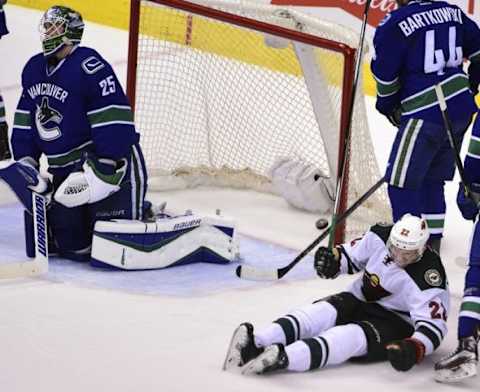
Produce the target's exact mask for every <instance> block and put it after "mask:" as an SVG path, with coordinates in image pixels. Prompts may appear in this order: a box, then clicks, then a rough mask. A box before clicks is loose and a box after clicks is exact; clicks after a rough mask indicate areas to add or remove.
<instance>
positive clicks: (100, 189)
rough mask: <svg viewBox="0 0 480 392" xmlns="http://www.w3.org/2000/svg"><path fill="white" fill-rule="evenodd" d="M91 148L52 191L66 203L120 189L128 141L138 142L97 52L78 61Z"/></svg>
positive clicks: (117, 89) (126, 108)
mask: <svg viewBox="0 0 480 392" xmlns="http://www.w3.org/2000/svg"><path fill="white" fill-rule="evenodd" d="M81 67H82V76H83V80H82V82H83V86H84V89H85V90H84V93H85V95H86V96H88V100H87V117H88V119H89V122H90V126H91V134H92V141H93V145H94V151H93V152H91V153H89V155H88V158H87V159H86V160H85V162H84V164H83V167H82V171H78V172H74V173H71V174H70V175H69V176H68V177H67V178H66V179H65V181H64V182H63V183H62V184H61V185H60V187H59V188H58V189H57V191H56V192H55V196H54V197H55V200H56V201H57V202H59V203H60V204H63V205H64V206H66V207H76V206H79V205H83V204H92V203H96V202H98V201H100V200H103V199H105V198H107V197H108V196H110V195H112V194H113V193H115V192H117V191H118V190H120V187H121V183H122V181H123V179H124V178H125V174H126V171H127V166H128V164H127V160H128V158H129V157H130V151H131V147H132V145H134V144H136V143H138V140H139V135H138V134H137V133H136V132H135V126H134V123H133V114H132V110H131V107H130V105H129V103H128V100H127V97H126V96H125V93H124V92H123V89H122V87H121V85H120V83H119V82H118V79H117V77H116V75H115V73H114V71H113V69H112V67H111V66H110V65H109V64H108V63H107V62H106V61H105V60H104V59H103V58H102V57H101V56H100V55H98V54H95V55H92V56H89V57H88V58H86V59H85V60H83V61H82V63H81Z"/></svg>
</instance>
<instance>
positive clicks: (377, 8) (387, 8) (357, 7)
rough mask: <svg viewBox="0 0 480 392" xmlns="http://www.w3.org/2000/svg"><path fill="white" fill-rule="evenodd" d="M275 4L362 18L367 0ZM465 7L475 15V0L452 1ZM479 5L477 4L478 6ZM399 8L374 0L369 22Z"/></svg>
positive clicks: (304, 0)
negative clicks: (338, 10)
mask: <svg viewBox="0 0 480 392" xmlns="http://www.w3.org/2000/svg"><path fill="white" fill-rule="evenodd" d="M477 1H478V0H477ZM271 3H272V4H275V5H294V6H301V7H319V8H321V7H333V8H341V9H342V10H344V11H346V12H348V13H349V14H352V15H354V16H356V17H358V18H362V15H363V11H364V8H365V3H366V0H271ZM451 3H454V4H457V5H459V6H461V7H462V8H463V10H464V11H465V12H467V13H468V14H471V15H474V14H475V11H477V12H478V10H476V9H475V0H464V1H458V0H457V1H451ZM478 7H479V6H478V5H477V8H478ZM396 8H397V3H396V1H395V0H372V1H371V3H370V12H369V16H368V22H369V24H370V25H371V26H372V27H375V26H377V24H378V22H380V21H381V20H382V19H383V17H384V16H385V14H386V13H388V12H391V11H393V10H395V9H396Z"/></svg>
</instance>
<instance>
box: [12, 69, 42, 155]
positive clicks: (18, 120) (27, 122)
mask: <svg viewBox="0 0 480 392" xmlns="http://www.w3.org/2000/svg"><path fill="white" fill-rule="evenodd" d="M23 79H24V76H23V75H22V85H23V86H24V85H25V84H24V83H23ZM34 110H35V108H34V103H33V102H32V100H31V99H30V98H29V96H28V93H27V91H26V90H25V89H23V91H22V95H21V96H20V100H19V102H18V105H17V109H16V110H15V116H14V120H13V129H12V139H11V142H12V151H13V157H14V159H15V160H17V161H18V160H19V159H21V158H24V157H31V158H33V159H34V160H35V161H36V162H39V160H40V155H41V150H40V148H39V147H38V145H37V140H36V138H35V130H34V129H33V127H32V125H33V121H34V118H33V113H34Z"/></svg>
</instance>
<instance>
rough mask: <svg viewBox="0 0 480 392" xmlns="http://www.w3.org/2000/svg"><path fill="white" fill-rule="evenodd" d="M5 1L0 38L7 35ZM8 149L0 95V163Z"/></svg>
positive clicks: (0, 5) (0, 12)
mask: <svg viewBox="0 0 480 392" xmlns="http://www.w3.org/2000/svg"><path fill="white" fill-rule="evenodd" d="M6 2H7V0H0V38H2V36H4V35H6V34H8V29H7V23H6V20H5V11H4V10H3V6H4V4H5V3H6ZM10 158H11V154H10V148H9V147H8V126H7V120H6V118H5V105H4V103H3V98H2V94H0V161H3V160H5V159H10Z"/></svg>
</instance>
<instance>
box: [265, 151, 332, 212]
mask: <svg viewBox="0 0 480 392" xmlns="http://www.w3.org/2000/svg"><path fill="white" fill-rule="evenodd" d="M270 178H271V180H272V185H273V188H274V190H275V191H276V192H277V193H278V194H279V195H280V196H282V197H283V198H284V199H285V200H286V201H287V202H288V203H289V204H291V205H292V206H294V207H297V208H300V209H302V210H307V211H312V212H318V213H320V214H324V213H327V212H330V211H331V210H332V207H333V203H334V194H335V192H334V189H333V187H332V185H331V182H330V178H329V177H327V176H326V175H325V174H324V173H323V172H322V171H321V170H320V169H318V168H316V167H314V166H313V165H311V164H306V163H305V162H302V161H295V160H292V159H290V158H280V159H277V160H276V161H275V163H274V164H273V165H272V167H271V169H270Z"/></svg>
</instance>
